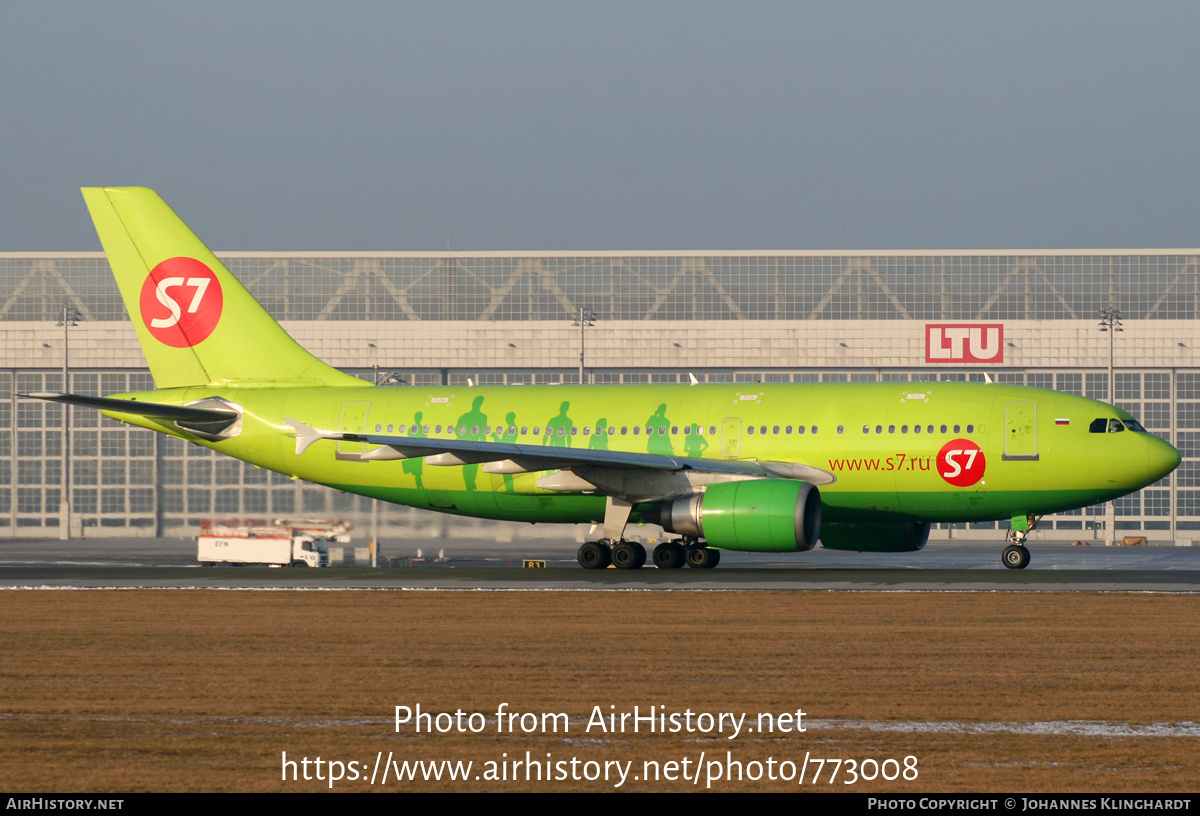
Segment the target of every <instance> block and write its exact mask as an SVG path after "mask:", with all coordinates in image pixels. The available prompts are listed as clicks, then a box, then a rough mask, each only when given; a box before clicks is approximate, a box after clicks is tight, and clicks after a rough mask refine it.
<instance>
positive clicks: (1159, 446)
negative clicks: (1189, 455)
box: [1146, 436, 1180, 482]
mask: <svg viewBox="0 0 1200 816" xmlns="http://www.w3.org/2000/svg"><path fill="white" fill-rule="evenodd" d="M1148 441H1149V442H1150V446H1149V449H1148V450H1147V451H1146V464H1147V466H1148V467H1149V469H1150V475H1151V481H1152V482H1157V481H1158V480H1159V479H1161V478H1162V477H1164V476H1166V475H1167V474H1168V473H1170V472H1171V471H1172V470H1174V469H1175V468H1177V467H1179V460H1180V456H1179V451H1177V450H1175V447H1174V446H1173V445H1172V444H1171V443H1170V442H1167V441H1165V440H1162V439H1159V438H1158V437H1157V436H1151V437H1148Z"/></svg>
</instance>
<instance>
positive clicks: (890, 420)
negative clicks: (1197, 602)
mask: <svg viewBox="0 0 1200 816" xmlns="http://www.w3.org/2000/svg"><path fill="white" fill-rule="evenodd" d="M123 396H124V397H126V398H133V399H138V400H140V401H143V402H159V403H172V404H185V403H191V402H194V401H196V400H200V399H204V398H207V397H213V396H219V397H222V398H224V399H226V400H228V401H229V402H231V403H234V404H236V405H238V406H240V407H241V408H242V409H244V413H243V418H242V426H241V429H240V432H239V433H238V434H237V435H236V436H234V437H233V438H230V439H226V440H223V441H217V442H208V441H205V440H203V439H199V438H198V437H194V436H191V435H189V434H187V433H186V432H182V431H180V430H179V429H178V428H176V427H175V426H174V425H171V424H170V423H159V422H156V421H154V420H151V419H147V418H145V417H141V416H136V415H132V414H121V413H112V412H108V413H109V415H110V416H113V417H114V418H117V419H120V420H121V421H125V422H130V423H133V424H137V425H141V426H144V427H149V428H153V429H155V430H160V431H164V432H167V433H170V434H173V435H175V436H180V437H182V438H185V439H190V440H191V441H193V442H197V443H198V444H202V445H205V446H207V447H211V448H213V449H215V450H217V451H219V452H221V453H224V454H227V455H230V456H234V457H236V458H238V459H242V460H244V461H246V462H250V463H252V464H255V465H257V466H260V467H264V468H268V469H270V470H274V471H278V472H280V473H284V474H287V475H289V476H294V477H296V478H299V479H303V480H306V481H310V482H316V483H319V484H323V485H328V486H330V487H334V488H337V489H339V490H345V491H347V492H353V493H358V494H362V495H366V496H372V497H375V498H378V499H383V500H385V501H389V502H395V503H398V504H404V505H410V506H413V507H421V508H426V509H433V510H439V511H442V512H452V513H457V514H461V515H468V516H477V517H481V518H493V519H510V520H519V521H539V522H597V521H600V520H602V519H603V518H604V508H605V497H604V496H603V495H598V494H595V493H590V494H589V493H586V492H562V491H555V490H549V489H543V488H541V487H539V486H538V481H539V479H542V478H543V477H545V476H546V472H545V471H542V472H537V473H511V474H501V473H488V472H485V470H484V468H483V466H481V465H478V464H470V465H456V466H436V465H433V464H430V463H429V462H427V461H425V460H423V459H421V458H410V459H397V460H391V461H359V460H357V458H356V457H355V456H353V454H356V453H357V454H361V453H363V452H364V451H369V450H370V449H371V448H372V447H373V446H371V445H368V444H366V443H363V442H348V441H344V440H339V441H332V440H331V441H327V442H322V443H320V444H315V445H312V446H311V447H309V448H308V449H307V450H306V451H305V452H304V453H303V454H300V455H297V454H296V450H295V448H296V446H295V432H294V431H293V429H292V427H290V426H289V425H288V423H287V421H286V420H285V417H293V418H295V419H298V420H300V421H301V422H303V423H305V424H307V425H309V426H311V427H312V428H315V429H318V430H325V431H339V432H355V433H375V434H386V435H388V436H393V435H395V436H411V437H425V438H434V439H437V438H441V439H466V440H475V441H481V442H508V443H517V444H523V445H539V444H540V445H549V446H567V447H572V448H582V449H591V450H595V449H601V450H613V451H617V450H620V451H636V452H641V453H651V454H662V455H668V456H681V457H689V458H692V459H697V458H698V459H715V460H721V459H726V460H731V459H733V460H757V461H762V462H783V463H800V464H803V465H807V466H809V467H812V468H816V469H818V470H820V471H824V472H825V473H826V474H828V478H826V479H825V480H824V482H825V483H822V484H820V485H819V487H820V492H821V500H822V503H823V506H824V513H825V515H824V518H825V520H826V521H829V522H842V521H864V522H866V521H931V522H938V521H943V522H950V521H983V520H994V519H1007V518H1010V517H1013V516H1017V515H1026V514H1028V515H1040V514H1043V513H1053V512H1058V511H1063V510H1068V509H1072V508H1077V507H1082V506H1086V505H1090V504H1095V503H1097V502H1102V501H1105V500H1109V499H1112V498H1115V497H1118V496H1122V495H1124V494H1127V493H1130V492H1132V491H1135V490H1138V489H1140V488H1142V487H1145V486H1146V485H1148V484H1151V483H1153V482H1154V481H1156V480H1158V479H1160V478H1162V477H1163V476H1165V475H1166V474H1168V473H1169V472H1170V471H1171V470H1172V469H1173V468H1174V467H1175V465H1176V464H1178V461H1179V454H1178V452H1177V451H1176V450H1175V449H1174V448H1173V447H1171V446H1170V445H1169V444H1167V443H1166V442H1164V441H1162V440H1161V439H1158V438H1157V437H1155V436H1152V435H1150V434H1148V433H1145V432H1139V431H1136V430H1126V429H1125V428H1124V427H1123V426H1122V427H1121V429H1120V430H1119V431H1117V432H1102V433H1101V432H1094V431H1093V427H1094V426H1093V423H1094V421H1095V420H1097V419H1099V418H1111V419H1120V420H1129V419H1131V417H1129V415H1128V414H1126V413H1125V412H1123V411H1120V410H1118V409H1116V408H1113V407H1112V406H1109V405H1106V404H1103V403H1100V402H1096V401H1095V400H1090V399H1085V398H1083V397H1078V396H1073V395H1069V394H1061V393H1057V392H1052V391H1044V390H1041V389H1034V388H1025V387H1020V386H1010V385H998V384H981V383H952V382H940V383H861V384H858V383H854V384H837V383H829V384H811V385H763V384H754V383H737V384H728V385H695V386H689V385H623V386H609V385H603V386H601V385H597V386H498V387H467V386H454V387H450V386H436V387H425V386H422V387H387V388H382V387H361V388H355V387H345V388H344V387H329V386H327V387H313V388H306V387H284V388H277V387H276V388H272V387H257V388H232V387H229V388H215V387H204V388H186V389H169V390H164V391H156V392H148V393H143V394H130V395H123ZM1133 426H1134V427H1137V426H1136V423H1133ZM697 429H699V430H698V431H697ZM339 453H341V454H342V456H341V457H339ZM347 454H349V456H347ZM641 509H645V506H643V507H642V508H641ZM638 512H639V510H638V509H635V511H634V513H635V517H636V516H637V514H638Z"/></svg>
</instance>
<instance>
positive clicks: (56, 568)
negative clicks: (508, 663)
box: [0, 538, 1200, 593]
mask: <svg viewBox="0 0 1200 816" xmlns="http://www.w3.org/2000/svg"><path fill="white" fill-rule="evenodd" d="M418 546H420V549H421V551H422V556H423V557H424V560H422V559H421V558H418V557H417V549H418ZM575 547H576V545H574V544H570V543H564V544H555V543H547V542H544V541H535V542H529V543H519V542H518V543H496V542H494V541H480V540H439V541H434V542H432V543H430V542H419V543H418V544H417V545H414V544H413V543H408V544H401V543H399V542H388V541H384V542H383V546H382V547H381V551H382V553H383V554H384V555H385V556H389V560H390V561H392V563H394V564H396V566H392V567H387V568H382V567H381V568H375V569H370V568H366V567H335V568H330V569H320V570H314V569H307V568H304V569H269V568H264V567H215V568H214V567H201V566H199V565H197V564H196V563H195V542H194V540H189V539H145V538H124V539H111V538H103V539H88V540H83V541H68V542H60V541H48V540H44V539H6V540H2V541H0V588H10V589H11V588H97V587H112V588H219V589H305V590H355V589H361V590H370V589H410V590H435V589H445V590H450V589H456V590H611V591H620V590H755V589H757V590H787V589H806V590H860V591H861V590H877V591H952V592H953V591H982V592H992V591H1006V592H1012V591H1042V592H1045V591H1109V592H1171V593H1197V592H1200V547H1197V548H1193V547H1173V546H1161V547H1155V546H1150V547H1101V546H1092V547H1072V546H1070V545H1068V544H1062V543H1038V542H1033V543H1032V544H1031V546H1030V549H1031V551H1032V553H1033V560H1032V563H1031V565H1030V567H1029V568H1028V569H1025V570H1008V569H1005V568H1004V567H1003V566H1001V564H1000V551H1001V550H1002V549H1003V544H1002V543H1001V542H997V541H986V542H965V541H935V542H930V544H929V545H928V546H927V547H926V548H925V550H923V551H921V552H916V553H898V554H878V553H861V554H860V553H847V552H835V551H831V550H823V549H817V550H814V551H812V552H808V553H796V554H789V555H785V556H778V555H763V554H754V553H733V552H727V553H723V554H722V561H721V565H720V566H719V567H717V568H716V569H714V570H692V569H681V570H669V571H668V570H656V569H653V568H643V569H640V570H614V569H608V570H597V571H587V570H583V569H581V568H580V567H579V566H578V565H577V564H576V562H575ZM439 551H444V554H445V557H444V560H436V556H437V555H438V552H439ZM525 559H536V560H542V561H544V562H545V564H546V566H545V568H542V569H524V568H522V564H523V561H524V560H525Z"/></svg>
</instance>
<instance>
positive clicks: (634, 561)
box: [612, 541, 646, 570]
mask: <svg viewBox="0 0 1200 816" xmlns="http://www.w3.org/2000/svg"><path fill="white" fill-rule="evenodd" d="M644 563H646V548H645V547H643V546H642V545H641V544H638V543H637V542H636V541H618V542H617V543H616V544H614V545H613V548H612V564H613V566H614V567H616V568H617V569H620V570H632V569H637V568H638V567H640V566H641V565H642V564H644Z"/></svg>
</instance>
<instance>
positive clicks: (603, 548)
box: [576, 541, 612, 569]
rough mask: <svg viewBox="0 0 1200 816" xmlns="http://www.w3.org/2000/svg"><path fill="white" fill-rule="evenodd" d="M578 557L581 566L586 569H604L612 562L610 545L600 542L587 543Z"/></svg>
mask: <svg viewBox="0 0 1200 816" xmlns="http://www.w3.org/2000/svg"><path fill="white" fill-rule="evenodd" d="M576 557H577V558H578V559H579V566H581V567H583V568H584V569H604V568H605V567H607V566H608V565H609V562H610V561H611V560H612V555H611V554H610V553H609V549H608V545H607V544H603V543H601V542H599V541H587V542H585V543H584V545H583V546H582V547H580V548H579V553H578V555H577V556H576Z"/></svg>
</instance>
